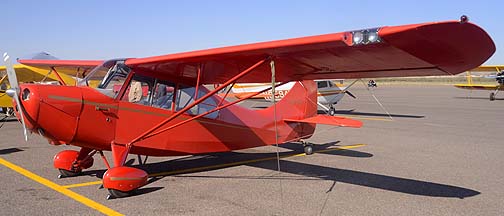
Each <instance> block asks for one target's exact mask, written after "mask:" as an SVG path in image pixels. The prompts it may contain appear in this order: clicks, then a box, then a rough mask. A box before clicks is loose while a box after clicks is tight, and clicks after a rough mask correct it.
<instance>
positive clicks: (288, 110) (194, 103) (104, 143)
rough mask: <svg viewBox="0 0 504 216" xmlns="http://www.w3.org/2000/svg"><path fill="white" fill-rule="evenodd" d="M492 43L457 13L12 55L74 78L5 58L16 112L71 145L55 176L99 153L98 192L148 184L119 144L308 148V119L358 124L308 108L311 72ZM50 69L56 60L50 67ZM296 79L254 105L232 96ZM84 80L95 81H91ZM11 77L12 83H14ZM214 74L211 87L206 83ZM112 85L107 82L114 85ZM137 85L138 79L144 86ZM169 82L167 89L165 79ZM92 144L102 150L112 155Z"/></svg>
mask: <svg viewBox="0 0 504 216" xmlns="http://www.w3.org/2000/svg"><path fill="white" fill-rule="evenodd" d="M494 52H495V45H494V43H493V41H492V39H491V38H490V36H489V35H488V34H487V33H486V32H485V31H484V30H483V29H481V28H480V27H478V26H476V25H474V24H472V23H470V22H468V20H467V17H465V16H463V17H461V19H460V20H457V21H446V22H432V23H422V24H412V25H403V26H386V27H380V28H371V29H363V30H356V31H347V32H341V33H333V34H325V35H317V36H309V37H302V38H293V39H287V40H278V41H269V42H262V43H254V44H246V45H238V46H231V47H222V48H215V49H208V50H201V51H192V52H184V53H176V54H169V55H162V56H154V57H147V58H129V59H128V58H124V59H112V60H105V61H102V60H100V61H79V60H19V62H20V63H22V64H25V65H29V66H36V67H52V68H56V69H58V67H67V68H91V67H93V68H94V69H91V70H90V71H89V73H87V75H86V76H84V79H83V80H81V81H79V82H78V83H77V86H65V85H39V84H21V85H19V86H18V85H16V84H17V80H16V73H15V72H14V69H13V68H11V67H10V65H11V64H10V63H9V57H8V55H4V61H5V62H6V65H7V66H8V70H7V72H8V75H9V80H10V83H11V84H13V85H12V89H9V90H8V91H7V92H8V93H9V95H11V96H12V97H13V100H14V101H15V104H16V105H17V106H15V111H16V112H17V114H18V115H17V116H18V118H19V119H20V121H21V122H22V124H23V127H24V128H25V130H24V131H25V137H27V133H26V130H29V131H31V132H32V133H36V134H39V135H41V136H43V137H45V138H46V139H47V140H48V141H49V143H51V144H53V145H61V144H66V145H73V146H77V147H79V148H80V150H79V151H74V150H64V151H61V152H59V153H58V154H57V155H56V156H55V157H54V167H55V168H57V169H58V170H59V171H60V176H61V177H68V176H75V175H79V174H80V173H81V172H82V170H84V169H88V168H90V167H91V166H93V156H94V155H95V154H96V153H99V154H100V155H101V157H102V159H103V161H104V163H105V165H106V167H107V171H106V172H105V174H104V175H103V180H102V181H103V187H104V188H107V189H108V191H109V195H108V198H115V197H123V196H128V195H129V194H131V193H132V192H133V191H135V190H136V189H138V188H140V187H142V186H144V185H145V184H147V179H148V174H147V172H146V171H144V170H142V169H139V168H135V167H130V166H128V165H127V164H126V158H127V156H128V155H129V154H137V155H146V156H175V155H194V154H207V153H213V152H227V151H233V150H238V149H246V148H253V147H259V146H267V145H278V144H282V143H287V142H301V144H303V147H304V150H305V152H306V153H307V154H311V153H312V148H311V144H309V143H307V142H304V139H307V138H309V137H311V136H312V135H313V134H314V131H315V127H316V125H317V124H328V125H333V126H347V127H361V126H362V122H360V121H357V120H353V119H348V118H344V117H337V116H327V115H318V114H317V103H316V100H317V85H316V83H315V82H314V81H313V80H319V79H359V78H374V77H398V76H399V77H404V76H427V75H446V74H458V73H461V72H463V71H466V70H468V69H470V68H475V67H477V66H478V65H481V64H482V63H483V62H485V61H486V60H487V59H488V58H489V57H490V56H491V55H492V54H493V53H494ZM58 70H59V69H58ZM292 81H295V82H296V83H295V84H294V86H293V87H292V88H291V89H290V90H289V92H288V93H287V94H286V95H285V96H284V97H283V99H282V100H280V101H278V102H276V100H275V99H274V97H273V102H272V106H270V107H269V108H266V109H262V110H252V109H248V108H244V107H241V106H239V105H237V103H239V102H241V101H243V100H246V99H248V98H252V97H254V96H257V95H258V94H261V93H264V92H266V91H269V90H271V91H272V95H276V89H278V88H279V86H281V85H283V84H285V83H288V82H292ZM93 82H99V84H98V86H97V87H93V86H92V83H93ZM264 82H268V83H272V85H271V87H270V88H267V89H264V90H262V91H260V92H257V93H254V94H252V95H249V96H247V97H245V98H242V99H238V100H235V101H232V102H230V101H227V100H225V96H224V97H220V96H219V95H218V93H219V92H220V91H221V90H223V89H224V88H227V87H228V86H231V85H233V84H236V83H264ZM14 83H15V84H14ZM209 84H221V85H220V86H218V87H217V88H215V89H214V90H209V89H207V88H206V87H205V85H209ZM117 85H120V86H121V88H120V89H119V91H118V92H115V91H114V86H117ZM143 86H148V93H147V96H144V94H143V91H144V90H143V88H142V87H143ZM168 87H169V88H171V89H172V90H171V91H167V89H168ZM103 151H111V152H112V161H113V164H112V166H111V165H110V164H109V162H108V160H107V158H106V157H105V156H104V154H103Z"/></svg>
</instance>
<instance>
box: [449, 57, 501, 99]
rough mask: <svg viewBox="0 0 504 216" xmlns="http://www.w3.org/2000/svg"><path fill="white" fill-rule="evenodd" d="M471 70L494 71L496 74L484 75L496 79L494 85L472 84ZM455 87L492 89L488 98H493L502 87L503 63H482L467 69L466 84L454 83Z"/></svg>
mask: <svg viewBox="0 0 504 216" xmlns="http://www.w3.org/2000/svg"><path fill="white" fill-rule="evenodd" d="M471 71H472V72H476V71H479V72H483V71H496V72H497V73H496V75H492V76H485V77H486V78H492V79H495V80H496V81H497V84H496V85H488V84H486V85H485V84H473V81H472V76H471ZM455 87H457V88H462V89H470V90H488V91H493V92H491V93H490V100H491V101H493V100H495V96H497V93H498V92H499V91H500V90H501V89H504V65H482V66H479V67H477V68H475V69H472V70H470V71H467V84H455Z"/></svg>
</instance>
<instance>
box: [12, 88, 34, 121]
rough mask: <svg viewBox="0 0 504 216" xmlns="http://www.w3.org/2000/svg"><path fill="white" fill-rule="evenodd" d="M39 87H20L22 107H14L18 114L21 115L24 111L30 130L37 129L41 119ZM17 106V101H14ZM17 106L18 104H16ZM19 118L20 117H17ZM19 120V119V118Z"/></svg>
mask: <svg viewBox="0 0 504 216" xmlns="http://www.w3.org/2000/svg"><path fill="white" fill-rule="evenodd" d="M36 88H37V86H35V85H32V86H25V85H21V86H20V95H19V97H20V98H19V102H20V103H21V104H20V106H14V107H16V108H15V111H16V113H19V112H20V111H21V110H23V111H24V112H23V114H24V118H25V123H26V126H27V128H28V129H30V130H33V129H34V128H35V126H36V125H35V124H36V122H37V119H38V117H39V110H40V97H39V94H38V91H37V89H36ZM13 103H14V104H15V103H16V102H15V100H13ZM15 105H16V104H15ZM17 116H19V115H17ZM18 118H19V117H18Z"/></svg>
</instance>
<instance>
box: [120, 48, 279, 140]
mask: <svg viewBox="0 0 504 216" xmlns="http://www.w3.org/2000/svg"><path fill="white" fill-rule="evenodd" d="M269 58H270V57H267V58H264V59H262V60H260V61H258V62H257V63H255V64H254V65H252V66H250V67H249V68H247V69H245V70H244V71H242V72H241V73H239V74H237V75H236V76H234V77H232V78H231V79H229V80H228V81H226V82H225V83H224V84H222V85H220V86H219V87H217V88H215V89H214V90H212V91H210V92H208V93H207V94H205V95H204V96H203V97H201V98H200V99H197V100H196V101H194V102H193V103H192V104H190V105H188V106H186V107H184V108H183V109H181V110H179V111H178V112H176V113H174V114H173V115H171V116H170V117H168V118H167V119H165V120H164V121H162V122H160V123H159V124H157V125H156V126H154V127H152V128H151V129H149V130H147V131H145V132H144V133H142V134H141V135H140V136H138V137H136V138H134V139H133V140H131V142H129V143H128V144H127V145H128V147H130V146H131V145H133V143H136V142H138V141H140V140H143V139H145V138H146V137H147V135H149V134H151V133H152V132H154V131H155V130H157V129H159V128H161V127H162V126H163V125H165V124H166V123H168V122H170V121H171V120H173V119H175V118H176V117H178V116H180V115H182V113H185V112H186V111H187V110H189V109H191V108H193V107H194V106H196V105H198V104H199V103H201V102H203V101H205V100H206V99H208V98H209V97H211V96H212V95H214V94H216V93H217V92H219V91H220V90H222V89H224V88H225V87H227V86H228V85H229V84H231V83H233V82H235V81H236V80H238V79H240V78H242V77H243V76H245V75H247V74H249V73H250V72H252V71H253V70H254V69H256V68H257V67H259V66H261V65H262V64H263V63H264V62H266V61H267V60H268V59H269ZM220 109H222V107H221V108H220ZM205 115H206V114H205ZM198 116H200V115H198ZM193 118H194V117H193ZM163 131H164V130H163ZM155 134H157V133H155ZM150 136H152V135H150ZM150 136H149V137H150Z"/></svg>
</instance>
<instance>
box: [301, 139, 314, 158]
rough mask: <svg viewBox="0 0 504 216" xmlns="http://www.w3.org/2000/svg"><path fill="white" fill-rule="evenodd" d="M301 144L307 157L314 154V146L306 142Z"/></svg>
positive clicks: (302, 141)
mask: <svg viewBox="0 0 504 216" xmlns="http://www.w3.org/2000/svg"><path fill="white" fill-rule="evenodd" d="M301 143H302V144H303V150H304V153H305V154H306V155H311V154H313V144H311V143H309V142H306V141H304V140H301Z"/></svg>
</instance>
